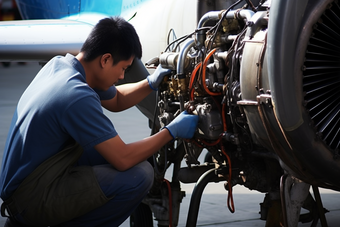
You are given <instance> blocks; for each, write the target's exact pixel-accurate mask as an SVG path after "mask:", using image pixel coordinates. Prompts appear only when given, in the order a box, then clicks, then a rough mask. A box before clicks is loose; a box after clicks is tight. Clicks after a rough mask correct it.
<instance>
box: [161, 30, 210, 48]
mask: <svg viewBox="0 0 340 227" xmlns="http://www.w3.org/2000/svg"><path fill="white" fill-rule="evenodd" d="M209 29H211V27H202V28H197V29H195V31H194V32H192V33H190V34H188V35H184V36H182V37H180V38H178V39H176V40H174V41H172V42H171V43H169V45H168V46H167V47H166V48H165V50H164V52H167V51H168V49H169V48H170V46H172V45H173V44H174V43H177V44H176V46H175V48H174V50H176V49H177V48H178V46H179V44H181V43H182V42H184V41H185V40H187V39H188V38H190V37H191V36H192V35H193V34H195V33H197V32H199V31H203V30H209Z"/></svg>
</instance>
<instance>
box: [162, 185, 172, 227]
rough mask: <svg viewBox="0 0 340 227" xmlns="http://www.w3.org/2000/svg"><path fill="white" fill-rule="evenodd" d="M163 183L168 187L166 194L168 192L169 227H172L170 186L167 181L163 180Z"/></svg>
mask: <svg viewBox="0 0 340 227" xmlns="http://www.w3.org/2000/svg"><path fill="white" fill-rule="evenodd" d="M163 181H164V182H165V183H166V185H167V186H168V192H169V227H172V195H171V186H170V182H169V181H168V180H167V179H163Z"/></svg>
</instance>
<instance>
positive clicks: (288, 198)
mask: <svg viewBox="0 0 340 227" xmlns="http://www.w3.org/2000/svg"><path fill="white" fill-rule="evenodd" d="M309 188H310V185H309V184H306V183H304V182H302V181H300V180H299V179H297V178H294V177H292V176H290V175H288V174H285V175H283V176H282V177H281V184H280V193H281V202H282V214H283V224H284V226H289V227H297V226H298V223H299V218H300V211H301V207H302V205H303V203H304V201H305V200H306V198H307V196H308V194H309Z"/></svg>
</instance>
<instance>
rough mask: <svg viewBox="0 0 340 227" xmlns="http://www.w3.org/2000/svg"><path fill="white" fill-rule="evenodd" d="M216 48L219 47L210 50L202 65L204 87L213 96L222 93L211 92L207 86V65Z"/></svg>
mask: <svg viewBox="0 0 340 227" xmlns="http://www.w3.org/2000/svg"><path fill="white" fill-rule="evenodd" d="M216 50H217V49H216V48H215V49H213V50H212V51H210V52H209V54H208V55H207V56H206V57H205V59H204V62H203V65H202V84H203V88H204V90H205V91H206V92H207V93H208V94H209V95H212V96H216V95H222V93H221V92H211V91H210V90H209V88H208V87H207V86H206V83H205V71H206V67H207V64H208V61H209V59H210V57H211V56H212V55H213V54H214V53H215V52H216Z"/></svg>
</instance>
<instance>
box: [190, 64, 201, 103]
mask: <svg viewBox="0 0 340 227" xmlns="http://www.w3.org/2000/svg"><path fill="white" fill-rule="evenodd" d="M201 65H202V62H200V63H198V65H197V66H196V67H195V69H194V70H193V71H192V74H191V77H190V83H189V91H190V100H191V101H192V100H194V88H193V86H194V81H195V77H196V73H197V71H198V70H199V69H200V67H201Z"/></svg>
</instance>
